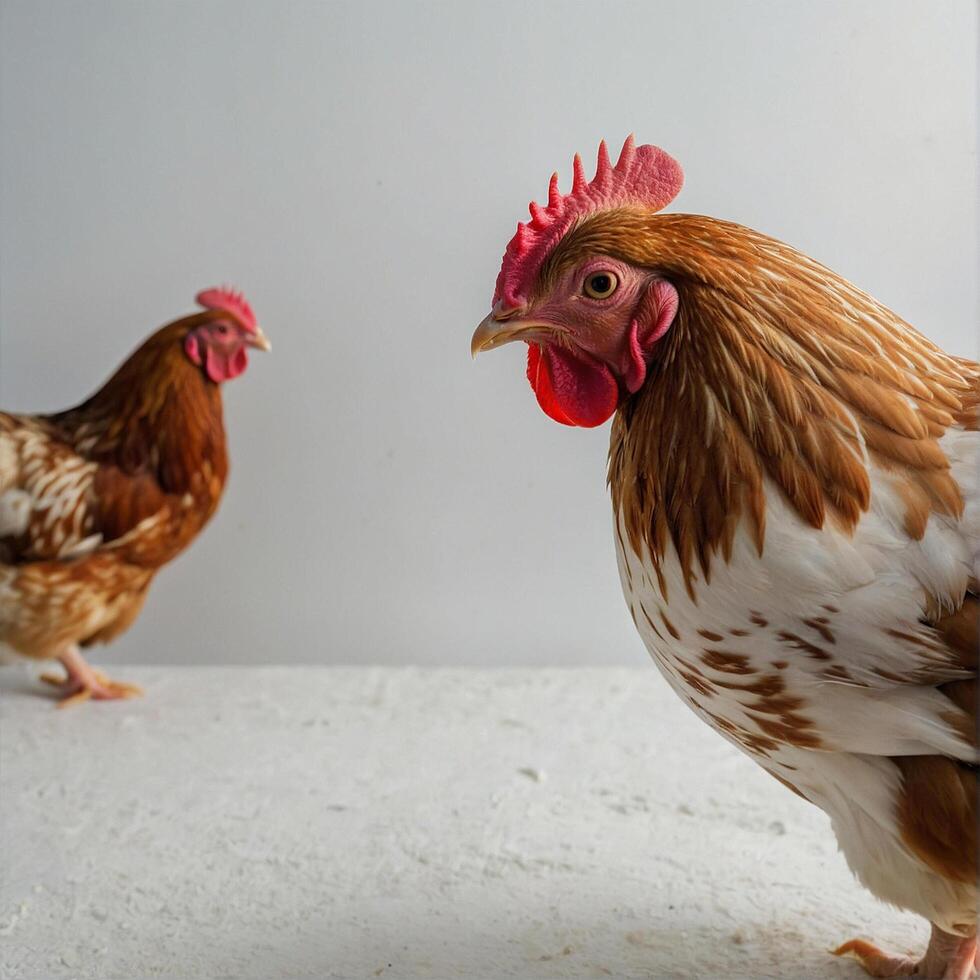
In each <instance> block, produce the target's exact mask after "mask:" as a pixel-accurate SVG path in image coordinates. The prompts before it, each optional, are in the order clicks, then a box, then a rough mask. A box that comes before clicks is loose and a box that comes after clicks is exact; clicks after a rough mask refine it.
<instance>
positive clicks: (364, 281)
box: [0, 0, 977, 664]
mask: <svg viewBox="0 0 980 980" xmlns="http://www.w3.org/2000/svg"><path fill="white" fill-rule="evenodd" d="M0 17H2V19H0V29H2V50H0V62H2V77H0V93H2V106H0V111H2V118H0V133H2V157H0V172H2V177H0V181H2V183H0V217H2V225H0V228H2V230H0V236H2V237H0V324H2V336H0V398H2V404H3V406H4V407H5V408H7V409H14V410H22V411H31V410H42V409H55V408H59V407H64V406H66V405H68V404H69V403H71V402H74V401H76V400H78V399H80V398H82V397H83V396H84V395H86V394H87V393H88V392H89V391H90V390H91V389H93V388H94V387H95V386H96V385H97V384H98V383H99V382H101V380H102V379H103V378H104V377H105V376H106V375H107V373H109V371H110V370H111V369H112V368H114V366H115V365H116V364H117V363H118V361H119V360H120V359H121V358H122V357H123V356H124V355H125V354H126V352H127V351H128V350H129V349H131V348H132V347H133V346H134V345H135V344H136V343H137V342H138V341H139V340H140V339H141V338H142V337H143V336H144V335H145V334H147V333H148V332H150V331H151V330H152V329H154V328H155V327H156V326H158V325H159V324H160V323H162V322H165V321H167V320H169V319H173V318H175V317H176V316H178V315H181V314H183V313H185V312H189V311H190V310H191V308H192V302H191V301H192V297H193V295H194V293H195V292H196V291H197V290H198V289H199V288H201V287H203V286H208V285H212V284H216V283H220V282H223V281H232V282H234V283H236V284H237V285H239V286H241V287H242V288H243V289H244V290H245V292H246V295H247V296H248V297H249V298H250V300H251V301H252V304H253V306H254V307H255V309H256V311H257V313H258V316H259V319H260V322H261V323H262V324H263V325H264V327H265V329H266V331H267V333H268V335H269V337H270V339H271V340H272V342H273V345H274V350H273V352H272V353H271V354H269V355H257V356H255V357H254V358H253V361H252V365H251V367H250V369H249V372H248V374H247V376H246V377H245V378H243V379H241V380H239V381H236V382H234V383H232V384H231V385H229V386H228V387H227V388H226V398H225V403H226V409H227V412H226V414H227V424H228V429H229V438H230V444H231V452H232V458H233V471H232V479H231V481H230V484H229V487H228V490H227V494H226V498H225V501H224V504H223V506H222V510H221V512H220V513H219V515H218V517H217V518H216V520H215V522H214V523H213V525H212V526H211V527H210V528H209V529H208V530H207V531H206V533H205V534H204V535H203V536H202V538H201V539H200V540H199V541H198V542H197V543H196V544H195V545H194V547H193V548H192V550H191V551H190V552H189V553H188V554H187V555H185V556H184V557H183V558H182V559H180V560H179V561H178V562H177V563H175V564H174V565H173V566H171V567H169V568H167V569H166V570H164V571H163V572H162V574H161V575H160V578H159V580H158V581H157V584H156V586H155V588H154V591H153V594H152V595H151V599H150V602H149V603H148V605H147V608H146V611H145V612H144V614H143V616H142V617H141V619H140V620H139V622H138V623H137V625H136V626H135V627H134V628H133V629H132V630H131V631H130V632H129V633H128V634H127V635H126V636H125V637H124V638H123V639H121V640H120V641H118V642H117V643H116V644H115V645H114V646H113V647H112V648H111V650H110V652H109V653H108V654H107V656H108V657H111V659H120V660H127V661H130V662H133V661H141V662H187V663H194V662H212V663H233V662H266V661H274V662H303V661H307V662H385V663H403V662H418V663H453V664H456V663H481V664H511V663H586V662H588V663H614V662H620V663H638V662H641V661H642V658H643V657H644V654H643V653H642V648H641V645H640V642H639V640H638V639H637V638H636V637H635V636H634V634H633V630H632V626H631V624H630V622H629V618H628V615H627V613H626V611H625V607H624V605H623V601H622V598H621V596H620V593H619V584H618V579H617V575H616V570H615V561H614V554H613V546H612V535H611V530H610V514H609V505H608V502H607V499H606V492H605V487H604V461H605V448H606V439H607V432H606V429H605V428H603V429H600V430H598V431H589V432H586V431H582V430H570V429H566V428H564V427H561V426H558V425H556V424H554V423H552V422H551V421H549V420H548V419H547V418H546V417H545V416H544V415H543V414H542V413H541V412H540V411H539V410H538V409H537V407H536V405H535V403H534V400H533V396H532V394H531V391H530V389H529V388H528V386H527V383H526V381H525V380H524V377H523V348H521V349H520V350H519V349H518V348H517V347H515V348H513V349H510V350H506V351H504V352H501V353H497V354H494V355H492V356H486V357H485V358H481V359H480V361H479V362H478V363H477V364H475V365H474V364H472V363H471V362H470V359H469V351H468V342H469V337H470V333H471V331H472V328H473V327H474V326H475V324H476V323H477V321H478V320H480V319H481V317H482V316H483V315H484V314H485V312H486V310H487V307H488V300H489V297H490V293H491V291H492V286H493V281H494V277H495V276H496V272H497V268H498V262H499V257H500V254H501V252H502V250H503V247H504V245H505V243H506V242H507V240H508V239H509V238H510V236H511V234H512V233H513V230H514V225H515V221H516V220H517V219H518V218H519V217H521V216H522V215H523V214H524V213H525V212H524V209H525V205H526V202H527V201H528V200H529V199H530V198H531V197H532V196H533V197H537V198H539V199H540V198H541V197H542V196H544V195H545V192H546V187H547V179H548V177H549V175H550V174H551V172H552V170H554V169H556V168H558V169H559V170H560V172H561V174H562V178H563V187H567V186H568V183H569V179H570V160H571V156H572V154H573V153H574V152H575V151H576V150H580V151H582V152H583V155H589V156H590V157H591V156H592V155H593V154H594V149H595V146H596V144H597V142H598V140H599V138H600V137H603V136H605V137H606V138H607V139H609V140H610V142H611V143H614V144H617V146H618V143H619V142H620V141H621V140H622V138H623V137H624V136H625V135H626V133H628V132H630V131H631V130H632V131H635V132H636V134H637V137H638V138H639V140H640V141H646V142H654V143H658V144H660V145H661V146H663V147H664V148H666V149H668V150H669V151H670V152H671V153H672V154H674V155H675V156H676V157H677V158H678V159H679V160H680V161H681V163H682V164H683V166H684V168H685V171H686V174H687V183H686V187H685V190H684V191H683V193H682V195H681V197H680V198H679V200H678V201H677V202H676V203H675V204H674V206H673V207H674V208H675V209H678V210H685V211H693V212H702V213H706V214H712V215H716V216H719V217H723V218H729V219H733V220H735V221H739V222H742V223H744V224H748V225H752V226H754V227H756V228H759V229H761V230H763V231H765V232H768V233H770V234H773V235H775V236H776V237H778V238H781V239H784V240H786V241H788V242H791V243H792V244H794V245H796V246H798V247H800V248H802V249H803V250H804V251H806V252H809V253H811V254H813V255H814V256H815V257H817V258H818V259H820V260H821V261H824V262H826V263H827V264H829V265H830V266H831V267H833V268H835V269H837V270H838V271H840V272H842V273H843V274H844V275H846V276H847V277H848V278H850V279H852V280H854V281H855V282H856V283H858V284H859V285H860V286H862V287H864V288H866V289H868V290H869V291H870V292H872V293H873V294H874V295H876V296H877V297H878V298H879V299H881V300H882V301H883V302H885V303H886V304H888V305H889V306H891V307H892V308H894V309H895V310H897V311H898V312H899V313H901V314H902V315H904V316H905V317H906V318H907V319H909V320H911V321H912V322H913V323H915V324H916V325H917V326H918V327H920V329H922V330H923V331H924V332H925V333H927V334H928V335H929V336H931V337H932V338H933V339H935V340H936V341H938V342H940V343H941V344H943V345H945V346H946V347H947V348H949V349H950V350H952V351H954V352H957V353H960V354H974V353H975V349H976V334H975V324H976V322H977V295H976V290H975V285H974V278H975V273H976V268H977V238H976V186H975V176H974V174H975V148H976V129H975V122H976V120H975V109H974V102H975V97H976V79H975V66H976V15H975V10H974V4H973V3H972V2H970V0H918V2H909V0H905V2H901V0H881V2H873V0H865V2H860V3H856V2H854V0H839V2H826V0H824V2H820V3H814V2H810V3H807V2H802V0H797V2H792V3H787V2H785V0H772V2H746V0H740V2H738V3H734V2H714V3H711V2H692V0H677V2H662V0H661V2H651V0H645V2H641V3H617V2H609V3H603V4H597V3H594V2H591V3H582V4H578V3H534V4H528V3H526V2H506V3H503V2H498V3H484V4H480V5H476V4H472V5H471V4H462V3H459V4H454V3H448V2H447V3H390V4H383V3H377V2H375V3H363V2H360V3H350V4H348V3H327V2H324V3H304V2H295V0H291V2H289V3H276V2H272V0H234V2H231V0H229V2H223V0H222V2H203V3H200V2H195V3H182V2H163V0H159V2H153V3H151V2H132V0H125V2H110V0H93V2H89V3H82V2H69V0H64V2H51V0H5V2H4V3H3V6H2V14H0Z"/></svg>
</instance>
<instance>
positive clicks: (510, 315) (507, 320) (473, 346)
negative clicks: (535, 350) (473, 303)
mask: <svg viewBox="0 0 980 980" xmlns="http://www.w3.org/2000/svg"><path fill="white" fill-rule="evenodd" d="M520 312H521V311H520V310H501V309H498V308H497V307H494V309H493V311H492V312H491V313H490V315H489V316H488V317H486V319H484V320H482V321H481V322H480V325H479V326H478V327H477V328H476V330H474V331H473V339H472V340H471V341H470V353H471V354H472V355H473V356H474V357H476V355H477V354H480V353H482V352H483V351H485V350H493V349H494V348H495V347H502V346H503V345H504V344H509V343H511V341H514V340H550V339H552V338H553V337H554V336H555V334H557V333H559V332H560V331H559V329H558V328H557V327H553V326H551V325H550V324H547V323H539V322H535V321H533V320H523V319H521V317H520V316H519V313H520Z"/></svg>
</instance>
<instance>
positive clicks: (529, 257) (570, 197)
mask: <svg viewBox="0 0 980 980" xmlns="http://www.w3.org/2000/svg"><path fill="white" fill-rule="evenodd" d="M572 166H573V177H572V189H571V191H570V192H569V193H568V194H562V193H561V191H560V190H559V189H558V174H557V173H554V174H552V175H551V184H550V186H549V187H548V205H547V207H541V205H540V204H536V203H535V202H534V201H532V202H531V206H530V211H531V220H530V221H529V222H526V223H525V222H521V223H519V224H518V226H517V234H516V235H514V237H513V238H512V239H511V240H510V242H509V243H508V245H507V249H506V251H505V252H504V260H503V264H502V265H501V267H500V274H499V275H498V276H497V286H496V289H495V290H494V294H493V303H494V305H495V306H496V304H497V303H498V302H501V303H503V304H504V306H506V307H521V306H525V305H526V304H527V299H528V297H529V295H530V292H531V287H532V286H533V284H534V280H535V278H536V277H537V275H538V272H540V270H541V265H542V263H543V262H544V260H545V258H546V256H547V255H548V253H549V252H550V251H551V250H552V248H554V246H555V245H556V244H557V243H558V241H559V240H560V239H561V238H562V236H563V235H564V234H565V233H566V232H567V231H568V229H569V228H570V227H571V226H572V224H573V223H574V222H575V221H577V220H578V219H579V218H582V217H584V216H585V215H588V214H591V213H593V212H595V211H601V210H605V209H607V208H617V207H624V206H628V205H631V204H632V205H637V206H639V207H643V208H649V209H650V210H651V211H659V210H660V209H661V208H663V207H666V206H667V205H668V204H669V203H670V202H671V201H672V200H673V199H674V198H675V197H677V195H678V193H679V192H680V189H681V185H682V184H683V183H684V173H683V171H682V170H681V165H680V164H679V163H678V162H677V161H676V160H675V159H674V158H673V157H671V156H670V155H668V154H667V153H665V152H664V151H663V150H661V149H660V148H659V147H656V146H650V145H649V144H646V145H644V146H636V145H635V144H634V142H633V137H632V135H630V136H628V137H627V138H626V142H625V143H624V144H623V149H622V152H621V153H620V154H619V160H618V161H617V162H616V166H613V165H612V164H611V163H610V162H609V151H608V150H607V149H606V141H605V140H603V141H602V142H601V143H600V144H599V157H598V160H597V162H596V171H595V177H593V179H592V181H591V182H589V181H587V180H586V179H585V168H584V167H583V166H582V158H581V157H580V156H579V155H578V154H577V153H576V154H575V161H574V163H573V164H572Z"/></svg>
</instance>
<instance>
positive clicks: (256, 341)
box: [246, 327, 272, 350]
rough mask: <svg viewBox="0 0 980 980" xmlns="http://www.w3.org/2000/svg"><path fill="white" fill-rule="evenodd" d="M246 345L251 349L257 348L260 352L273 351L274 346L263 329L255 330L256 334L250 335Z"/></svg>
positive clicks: (257, 328)
mask: <svg viewBox="0 0 980 980" xmlns="http://www.w3.org/2000/svg"><path fill="white" fill-rule="evenodd" d="M246 343H247V344H248V346H249V347H255V348H257V349H258V350H272V344H270V343H269V338H268V337H266V335H265V334H264V333H262V328H261V327H256V328H255V333H250V334H249V335H248V339H247V340H246Z"/></svg>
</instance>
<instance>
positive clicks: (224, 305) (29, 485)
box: [0, 291, 268, 703]
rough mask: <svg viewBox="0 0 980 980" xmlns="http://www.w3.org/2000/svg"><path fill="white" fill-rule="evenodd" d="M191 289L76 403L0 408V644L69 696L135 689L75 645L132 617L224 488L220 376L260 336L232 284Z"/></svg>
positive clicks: (236, 369)
mask: <svg viewBox="0 0 980 980" xmlns="http://www.w3.org/2000/svg"><path fill="white" fill-rule="evenodd" d="M199 299H200V301H201V302H202V305H205V306H208V307H209V308H208V309H207V310H206V311H205V312H203V313H197V314H194V315H193V316H189V317H185V318H183V319H181V320H178V321H175V322H174V323H171V324H168V325H167V326H165V327H162V328H161V329H160V330H158V331H157V332H156V333H154V334H153V335H152V336H151V337H150V338H149V339H147V340H146V341H145V342H144V343H143V344H142V345H141V346H140V347H139V349H138V350H137V351H136V352H134V353H133V354H132V355H131V356H130V358H129V359H128V360H127V361H126V362H125V363H124V364H123V365H122V366H121V367H120V368H119V370H118V371H117V372H116V373H115V374H114V375H113V376H112V377H111V378H110V379H109V381H107V382H106V384H105V385H104V386H103V387H102V388H101V389H100V390H99V391H98V392H97V393H96V394H94V395H93V396H92V397H91V398H89V399H88V400H86V401H85V402H84V403H82V404H81V405H79V406H77V407H76V408H73V409H69V410H68V411H65V412H61V413H58V414H55V415H45V416H24V415H13V414H9V413H2V412H0V649H5V650H6V654H7V656H8V657H9V655H10V654H15V655H20V656H25V657H34V658H40V659H45V658H59V659H60V660H61V661H62V663H64V665H65V667H66V669H67V671H68V675H69V676H68V683H67V691H66V693H67V694H68V695H69V698H70V699H77V698H78V697H88V696H93V697H105V698H108V697H124V696H127V695H129V694H132V693H134V690H135V689H133V688H132V687H131V686H129V685H119V684H115V683H114V682H110V681H108V679H106V678H104V677H102V676H101V675H98V674H97V673H96V672H94V671H92V670H91V668H90V667H88V665H87V664H85V662H84V660H82V658H81V655H80V653H79V651H78V647H80V646H82V647H84V646H88V645H91V644H93V643H97V642H108V641H109V640H111V639H113V638H114V637H116V636H118V635H119V634H120V633H121V632H122V631H123V630H125V629H127V628H128V627H129V626H130V625H131V624H132V623H133V621H134V620H135V619H136V617H137V616H138V614H139V612H140V610H141V608H142V605H143V602H144V600H145V598H146V593H147V590H148V588H149V586H150V583H151V581H152V579H153V577H154V575H155V574H156V572H157V571H158V570H159V569H160V568H161V567H162V566H163V565H164V564H166V563H167V562H169V561H171V560H172V559H173V558H174V557H176V556H177V555H178V554H179V553H180V552H181V551H182V550H183V549H184V548H186V547H187V545H188V544H190V542H191V541H193V540H194V538H195V537H196V536H197V534H198V533H199V532H200V530H201V529H202V528H203V527H204V525H205V524H206V523H207V522H208V520H209V519H210V518H211V516H212V515H213V514H214V512H215V510H216V508H217V506H218V503H219V501H220V498H221V493H222V491H223V488H224V483H225V477H226V475H227V471H228V458H227V452H226V447H225V433H224V425H223V422H222V410H221V394H220V390H219V382H220V381H222V380H224V379H225V378H226V377H233V376H234V375H235V374H236V373H240V372H241V370H243V369H244V363H245V362H244V361H243V360H241V356H242V352H243V350H244V347H245V346H252V347H260V348H266V347H267V346H268V344H267V341H266V340H265V337H264V335H262V334H261V332H260V331H259V330H258V327H257V325H255V324H254V321H251V320H250V311H248V310H247V306H246V307H245V311H246V313H243V312H242V310H241V309H240V308H239V305H238V303H239V302H243V301H240V297H237V294H231V293H227V292H225V291H208V292H206V293H203V294H201V296H200V297H199ZM202 351H209V352H210V353H209V355H208V358H205V357H203V356H197V355H198V354H199V353H200V352H202ZM236 358H237V359H238V360H236ZM68 703H71V701H70V700H69V702H68Z"/></svg>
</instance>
